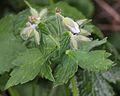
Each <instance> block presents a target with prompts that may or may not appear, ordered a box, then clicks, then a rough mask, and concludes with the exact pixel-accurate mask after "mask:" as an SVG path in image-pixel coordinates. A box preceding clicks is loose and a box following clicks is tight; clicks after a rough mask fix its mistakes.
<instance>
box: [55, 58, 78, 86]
mask: <svg viewBox="0 0 120 96" xmlns="http://www.w3.org/2000/svg"><path fill="white" fill-rule="evenodd" d="M77 69H78V65H77V64H76V63H75V62H73V60H71V59H70V58H68V57H64V59H63V62H62V63H61V64H59V65H58V66H57V68H56V69H55V74H54V77H55V83H54V85H55V86H58V85H62V84H64V83H67V82H68V80H69V79H70V78H71V77H72V76H74V74H75V72H76V71H77Z"/></svg>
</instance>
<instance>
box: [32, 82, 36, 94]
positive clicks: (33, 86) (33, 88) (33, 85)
mask: <svg viewBox="0 0 120 96" xmlns="http://www.w3.org/2000/svg"><path fill="white" fill-rule="evenodd" d="M35 83H36V82H35V81H33V82H32V96H35V88H36V86H35V85H36V84H35Z"/></svg>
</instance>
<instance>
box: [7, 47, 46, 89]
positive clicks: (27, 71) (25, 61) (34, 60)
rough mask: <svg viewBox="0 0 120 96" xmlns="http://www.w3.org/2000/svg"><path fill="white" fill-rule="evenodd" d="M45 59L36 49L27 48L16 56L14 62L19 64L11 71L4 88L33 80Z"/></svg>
mask: <svg viewBox="0 0 120 96" xmlns="http://www.w3.org/2000/svg"><path fill="white" fill-rule="evenodd" d="M45 61H46V59H45V58H44V57H43V55H42V53H41V52H40V51H39V50H38V49H29V50H27V51H26V52H24V53H23V54H21V55H20V56H18V57H17V59H16V60H15V61H14V64H15V65H19V67H16V68H15V69H14V70H13V71H12V72H11V74H10V75H11V77H10V79H9V80H8V82H7V84H6V87H5V88H6V89H7V88H9V87H11V86H14V85H17V84H19V83H20V84H23V83H26V82H28V81H30V80H33V79H34V78H35V77H36V76H37V75H38V73H39V72H40V68H41V66H42V65H43V64H44V63H45Z"/></svg>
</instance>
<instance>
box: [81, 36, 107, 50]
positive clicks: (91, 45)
mask: <svg viewBox="0 0 120 96" xmlns="http://www.w3.org/2000/svg"><path fill="white" fill-rule="evenodd" d="M106 42H107V38H104V39H102V40H100V41H99V40H98V39H97V40H93V41H90V42H81V43H80V50H83V51H90V50H91V49H92V48H94V47H97V46H100V45H102V44H104V43H106Z"/></svg>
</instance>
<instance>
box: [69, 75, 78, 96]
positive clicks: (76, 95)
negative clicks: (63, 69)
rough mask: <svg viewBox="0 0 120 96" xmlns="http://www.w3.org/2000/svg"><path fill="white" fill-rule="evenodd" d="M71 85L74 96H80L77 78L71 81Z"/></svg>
mask: <svg viewBox="0 0 120 96" xmlns="http://www.w3.org/2000/svg"><path fill="white" fill-rule="evenodd" d="M71 83H72V91H73V96H79V91H78V86H77V80H76V77H75V76H74V77H73V78H72V79H71Z"/></svg>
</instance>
